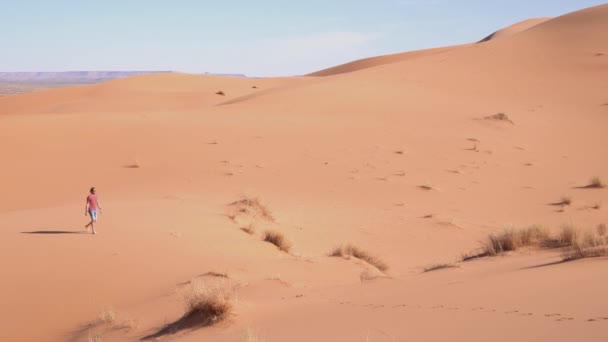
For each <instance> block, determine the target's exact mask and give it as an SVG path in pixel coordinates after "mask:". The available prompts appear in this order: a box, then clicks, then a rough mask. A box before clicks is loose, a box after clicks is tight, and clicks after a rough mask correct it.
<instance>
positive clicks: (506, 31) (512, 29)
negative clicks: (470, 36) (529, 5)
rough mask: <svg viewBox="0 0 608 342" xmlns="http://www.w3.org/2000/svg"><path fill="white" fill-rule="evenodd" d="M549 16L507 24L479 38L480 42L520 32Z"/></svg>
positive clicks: (542, 21) (548, 18) (540, 22)
mask: <svg viewBox="0 0 608 342" xmlns="http://www.w3.org/2000/svg"><path fill="white" fill-rule="evenodd" d="M550 19H551V18H550V17H546V18H532V19H527V20H524V21H520V22H519V23H516V24H513V25H511V26H507V27H505V28H503V29H500V30H498V31H496V32H493V33H492V34H490V35H489V36H487V37H485V38H484V39H482V40H480V41H479V42H480V43H484V42H487V41H490V40H494V39H500V38H504V37H509V36H511V35H514V34H517V33H520V32H522V31H525V30H527V29H529V28H531V27H534V26H536V25H538V24H542V23H544V22H545V21H547V20H550Z"/></svg>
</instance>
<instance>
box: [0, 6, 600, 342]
mask: <svg viewBox="0 0 608 342" xmlns="http://www.w3.org/2000/svg"><path fill="white" fill-rule="evenodd" d="M498 32H500V34H496V35H495V37H498V38H499V39H498V38H497V39H489V40H487V41H485V42H482V43H472V44H467V45H460V46H453V47H447V48H438V49H432V50H426V51H420V52H410V53H404V54H397V55H392V56H380V57H376V58H371V59H367V60H363V61H356V62H352V63H348V64H345V65H342V66H337V67H334V68H329V69H326V70H323V71H319V72H313V73H311V74H310V75H308V76H302V77H290V78H271V79H248V78H231V77H213V76H200V75H187V74H157V75H143V76H135V77H130V78H126V79H120V80H115V81H109V82H105V83H100V84H95V85H86V86H78V87H68V88H60V89H52V90H44V91H39V92H34V93H31V94H23V95H15V96H6V97H2V98H0V146H2V167H1V168H0V188H1V189H2V194H1V195H0V234H1V237H2V248H1V249H0V260H2V261H3V264H2V272H3V276H2V279H3V281H2V282H0V302H1V303H2V307H3V310H2V312H1V313H0V322H2V329H0V340H2V341H102V340H103V341H135V340H142V339H143V340H146V339H147V340H161V341H165V340H166V341H201V340H208V341H445V340H451V341H554V342H559V341H606V340H608V296H607V295H606V281H607V280H608V267H607V266H608V259H606V258H602V257H599V258H585V259H581V260H576V261H571V262H562V257H561V249H560V248H544V247H542V246H531V247H526V248H522V249H519V250H517V251H513V252H508V253H504V254H500V255H499V256H496V257H483V258H478V259H475V260H471V261H467V262H460V259H461V256H462V254H463V253H471V252H475V251H477V250H478V249H479V247H480V241H483V240H484V239H485V238H486V237H487V236H488V234H491V233H494V232H500V231H502V230H504V229H505V228H508V227H513V228H515V229H519V228H525V227H529V226H532V225H542V226H544V227H546V228H547V229H549V230H550V231H551V233H552V234H556V233H557V232H559V230H560V227H561V226H562V225H564V224H571V225H574V226H576V227H578V228H580V229H591V228H594V227H596V226H597V225H599V224H601V223H608V198H607V195H608V189H591V188H583V187H584V186H586V185H587V184H588V183H589V180H590V179H591V178H592V177H596V176H597V177H600V178H601V179H603V180H604V181H606V180H608V158H607V156H608V155H607V153H606V147H607V146H608V135H607V134H606V127H608V5H603V6H599V7H594V8H590V9H586V10H582V11H579V12H575V13H571V14H568V15H565V16H562V17H556V18H550V19H548V18H544V19H542V20H534V21H531V22H527V23H526V24H525V25H523V26H522V25H518V26H517V27H515V28H513V27H511V28H507V29H505V30H502V31H498ZM484 34H487V33H483V32H482V33H480V38H481V37H483V36H484ZM219 92H221V94H218V93H219ZM498 113H504V114H505V115H506V117H507V118H508V119H509V120H494V119H488V117H490V118H491V117H492V116H493V115H495V114H498ZM91 186H96V187H97V190H98V194H99V197H100V200H101V203H102V205H103V209H104V211H103V212H102V214H101V215H100V221H99V223H98V226H97V230H98V232H99V234H98V235H92V234H88V233H86V231H85V230H84V225H85V224H86V223H87V218H86V217H85V216H84V215H83V211H84V205H85V203H84V201H85V197H86V195H87V191H88V189H89V187H91ZM562 197H569V199H570V200H571V201H568V202H571V203H570V205H565V204H563V205H550V204H552V203H553V204H555V203H556V202H558V201H560V199H561V198H562ZM244 198H252V199H253V198H257V199H259V203H258V202H255V201H251V202H247V203H245V202H241V203H236V204H234V203H235V202H236V201H239V200H242V199H244ZM231 203H232V205H231ZM242 204H244V206H242ZM602 204H603V205H602ZM242 228H250V229H252V230H253V231H252V233H253V234H248V233H246V232H244V231H243V230H242ZM266 230H275V231H278V232H280V233H282V234H283V235H284V236H285V237H286V238H287V239H288V240H289V241H290V242H291V244H292V246H291V249H289V252H284V251H281V250H279V249H278V248H276V247H275V246H274V245H272V244H270V243H267V242H264V241H262V235H263V233H264V231H266ZM348 243H353V244H356V245H357V246H359V247H361V248H363V249H364V250H365V251H367V252H368V253H370V254H371V255H374V256H376V257H377V258H379V259H381V260H382V261H383V262H384V263H385V264H386V265H388V269H386V270H384V271H381V270H379V269H378V268H376V267H374V266H373V265H371V264H369V263H367V262H365V261H363V260H361V259H358V258H354V257H351V258H345V257H331V256H329V254H330V253H331V251H332V250H333V249H334V248H335V247H337V246H340V245H343V244H348ZM438 263H448V264H451V265H452V266H456V267H453V268H449V269H441V270H437V271H433V272H424V270H425V268H427V267H430V266H432V265H436V264H438ZM218 282H219V283H221V284H223V285H224V286H227V287H229V288H230V291H231V293H232V305H233V309H232V311H231V312H230V313H229V315H228V317H226V318H225V319H224V320H221V321H218V322H212V323H215V324H209V326H195V327H193V328H191V327H188V328H185V329H182V328H181V327H178V328H176V329H173V330H169V331H163V327H167V326H170V325H171V324H172V323H174V322H177V321H179V319H180V318H181V317H182V315H184V312H185V311H184V296H185V295H186V294H187V293H188V291H190V288H191V286H192V284H199V285H200V284H216V283H218ZM100 317H101V318H100Z"/></svg>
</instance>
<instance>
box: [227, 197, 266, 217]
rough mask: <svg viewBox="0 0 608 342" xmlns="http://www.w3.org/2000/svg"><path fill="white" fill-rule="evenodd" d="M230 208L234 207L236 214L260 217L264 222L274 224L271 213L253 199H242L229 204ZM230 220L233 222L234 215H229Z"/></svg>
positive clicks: (257, 200) (256, 199) (258, 201)
mask: <svg viewBox="0 0 608 342" xmlns="http://www.w3.org/2000/svg"><path fill="white" fill-rule="evenodd" d="M230 206H231V207H234V208H235V210H236V212H237V214H245V215H250V216H253V217H261V218H263V219H265V220H268V221H272V222H274V216H273V215H272V212H271V211H270V210H269V209H268V208H267V207H266V206H265V205H264V204H262V203H261V202H260V200H259V199H258V198H255V197H247V196H245V197H243V198H242V199H240V200H238V201H235V202H232V203H230ZM231 216H232V217H231V219H232V220H233V221H234V219H236V215H235V214H233V215H231Z"/></svg>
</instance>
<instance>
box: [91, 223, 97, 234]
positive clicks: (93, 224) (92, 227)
mask: <svg viewBox="0 0 608 342" xmlns="http://www.w3.org/2000/svg"><path fill="white" fill-rule="evenodd" d="M91 229H92V230H93V234H97V232H96V231H95V221H93V220H91Z"/></svg>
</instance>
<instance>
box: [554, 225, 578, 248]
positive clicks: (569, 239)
mask: <svg viewBox="0 0 608 342" xmlns="http://www.w3.org/2000/svg"><path fill="white" fill-rule="evenodd" d="M578 235H579V231H578V230H577V229H576V227H574V226H573V225H571V224H565V225H563V226H562V228H561V230H560V232H559V235H558V236H557V242H558V244H559V245H560V246H562V247H564V246H572V244H574V242H575V241H576V240H577V239H578Z"/></svg>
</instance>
